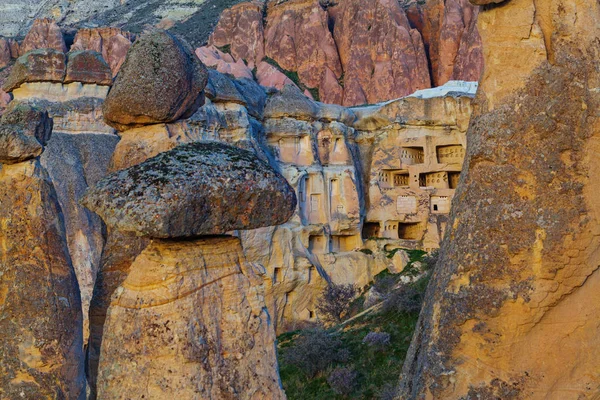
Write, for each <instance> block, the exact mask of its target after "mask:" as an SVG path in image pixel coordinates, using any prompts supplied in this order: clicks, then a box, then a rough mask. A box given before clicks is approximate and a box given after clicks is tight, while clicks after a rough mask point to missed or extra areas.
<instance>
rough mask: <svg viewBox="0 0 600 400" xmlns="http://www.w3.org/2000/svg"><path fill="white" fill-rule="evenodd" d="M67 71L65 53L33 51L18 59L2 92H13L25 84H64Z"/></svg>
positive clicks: (44, 50)
mask: <svg viewBox="0 0 600 400" xmlns="http://www.w3.org/2000/svg"><path fill="white" fill-rule="evenodd" d="M65 71H66V56H65V53H63V52H61V51H58V50H54V49H37V50H32V51H30V52H28V53H25V54H23V55H22V56H21V57H19V58H18V59H17V61H16V62H15V65H14V66H13V69H12V70H11V72H10V75H9V76H8V78H7V79H6V81H5V82H4V85H2V90H4V91H5V92H11V91H13V90H15V89H17V88H18V87H19V86H21V85H22V84H23V83H25V82H62V81H63V79H64V78H65Z"/></svg>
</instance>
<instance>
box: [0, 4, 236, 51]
mask: <svg viewBox="0 0 600 400" xmlns="http://www.w3.org/2000/svg"><path fill="white" fill-rule="evenodd" d="M240 2H241V0H190V1H185V2H182V1H181V0H128V1H121V0H103V1H98V0H71V1H63V0H47V1H39V0H11V1H10V2H3V3H1V4H0V35H1V36H5V37H12V36H20V37H22V36H25V34H26V33H27V32H28V31H29V29H30V27H31V25H32V23H33V20H32V18H35V17H46V18H54V19H55V20H56V21H57V22H58V24H59V25H60V26H61V27H63V28H66V29H68V30H70V31H72V30H76V29H79V28H89V27H90V26H118V27H120V28H121V29H124V30H126V31H130V32H134V33H136V34H137V33H141V32H143V31H144V30H145V29H147V28H148V27H161V26H162V27H168V29H170V30H171V31H172V32H175V33H177V34H180V35H182V36H183V37H185V39H186V40H187V41H188V42H190V43H191V44H193V45H194V47H197V46H201V45H203V44H204V43H206V41H207V39H208V37H209V35H210V34H211V32H212V31H213V29H214V28H215V25H216V24H217V21H218V20H219V15H220V14H221V12H222V11H223V10H224V9H226V8H228V7H231V6H233V5H235V4H237V3H240Z"/></svg>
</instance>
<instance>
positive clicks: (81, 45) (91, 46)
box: [70, 27, 134, 77]
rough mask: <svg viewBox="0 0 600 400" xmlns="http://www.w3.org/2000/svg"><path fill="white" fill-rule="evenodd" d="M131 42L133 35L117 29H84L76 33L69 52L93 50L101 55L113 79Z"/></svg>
mask: <svg viewBox="0 0 600 400" xmlns="http://www.w3.org/2000/svg"><path fill="white" fill-rule="evenodd" d="M133 40H134V35H133V34H131V33H129V32H126V31H123V30H121V29H118V28H109V27H106V28H91V29H90V28H84V29H80V30H78V31H77V34H76V35H75V39H74V41H73V45H72V46H71V49H70V50H71V51H76V50H93V51H97V52H98V53H100V54H102V58H104V60H105V61H106V62H107V63H108V65H109V66H110V69H111V71H112V76H113V77H114V76H116V75H117V72H119V69H120V68H121V65H123V62H124V61H125V56H126V55H127V51H128V50H129V48H130V47H131V42H133Z"/></svg>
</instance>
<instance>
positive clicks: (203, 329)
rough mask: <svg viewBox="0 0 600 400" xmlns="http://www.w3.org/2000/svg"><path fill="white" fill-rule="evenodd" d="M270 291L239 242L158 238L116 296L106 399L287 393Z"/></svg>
mask: <svg viewBox="0 0 600 400" xmlns="http://www.w3.org/2000/svg"><path fill="white" fill-rule="evenodd" d="M165 278H166V280H165ZM262 290H263V289H262V279H261V278H260V277H259V276H257V271H255V270H254V266H252V265H251V264H249V263H247V262H246V261H245V259H244V255H243V253H242V248H241V246H240V242H239V239H238V238H233V237H221V238H203V239H197V240H193V241H184V242H177V241H160V240H155V241H153V242H152V243H151V244H150V245H149V246H148V247H147V248H146V249H145V250H144V251H143V252H142V253H141V254H140V255H139V256H138V257H137V258H136V259H135V261H134V263H133V265H132V266H131V270H130V272H129V274H128V275H127V278H126V279H125V281H124V282H123V283H122V285H121V287H120V288H119V289H118V290H117V292H116V294H115V296H114V297H113V300H112V302H111V305H110V309H109V313H108V316H107V321H106V328H105V333H106V335H105V337H104V342H103V346H102V355H101V359H100V370H99V378H98V395H99V398H102V399H113V398H122V397H144V398H168V397H173V396H174V397H177V398H196V397H199V398H215V399H217V398H218V399H230V398H231V399H233V398H236V399H265V400H266V399H269V400H270V399H284V398H285V395H284V393H283V390H282V388H281V385H280V382H279V379H278V372H277V361H276V357H275V334H274V330H273V327H272V325H271V323H270V318H269V316H268V313H267V311H266V309H265V307H264V298H263V294H262ZM192 311H193V312H192ZM140 343H144V345H143V346H140Z"/></svg>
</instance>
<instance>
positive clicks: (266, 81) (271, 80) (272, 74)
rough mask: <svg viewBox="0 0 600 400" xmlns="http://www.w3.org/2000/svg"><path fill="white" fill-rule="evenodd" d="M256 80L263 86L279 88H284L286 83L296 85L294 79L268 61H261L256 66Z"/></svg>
mask: <svg viewBox="0 0 600 400" xmlns="http://www.w3.org/2000/svg"><path fill="white" fill-rule="evenodd" d="M256 80H257V81H258V83H259V84H261V85H262V86H265V87H272V88H275V89H278V90H282V89H283V88H284V86H286V85H293V86H296V84H295V83H294V81H292V80H291V79H290V78H288V77H287V76H286V75H285V74H284V73H283V72H281V71H280V70H278V69H277V68H275V67H274V66H273V65H271V64H269V63H268V62H266V61H261V62H260V63H259V64H258V67H257V68H256Z"/></svg>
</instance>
